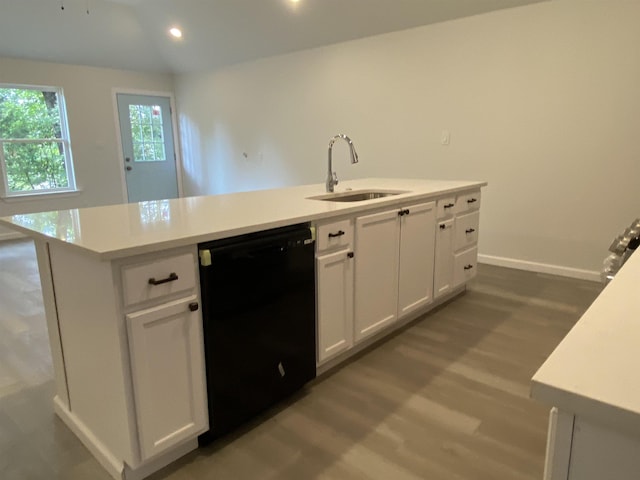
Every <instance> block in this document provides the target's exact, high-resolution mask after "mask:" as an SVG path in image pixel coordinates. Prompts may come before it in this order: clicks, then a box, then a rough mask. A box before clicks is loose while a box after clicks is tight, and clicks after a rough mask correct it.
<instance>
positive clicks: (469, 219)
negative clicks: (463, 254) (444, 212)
mask: <svg viewBox="0 0 640 480" xmlns="http://www.w3.org/2000/svg"><path fill="white" fill-rule="evenodd" d="M479 225H480V212H471V213H467V214H465V215H460V216H458V217H456V229H455V230H456V236H455V238H456V240H455V242H454V246H453V249H454V250H455V251H458V250H460V249H463V248H468V247H471V246H472V245H475V244H476V243H477V242H478V227H479Z"/></svg>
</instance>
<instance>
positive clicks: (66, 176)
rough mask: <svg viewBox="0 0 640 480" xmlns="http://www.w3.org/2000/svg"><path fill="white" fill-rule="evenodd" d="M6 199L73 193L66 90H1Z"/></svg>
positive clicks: (0, 152)
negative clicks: (41, 194)
mask: <svg viewBox="0 0 640 480" xmlns="http://www.w3.org/2000/svg"><path fill="white" fill-rule="evenodd" d="M0 170H1V171H2V177H3V182H2V183H3V187H4V192H0V193H3V194H4V196H5V197H16V196H20V195H28V194H39V193H52V192H64V191H67V192H68V191H73V190H75V187H76V186H75V179H74V176H73V164H72V162H71V149H70V144H69V133H68V127H67V116H66V111H65V107H64V97H63V96H62V89H60V88H52V87H30V86H10V85H0Z"/></svg>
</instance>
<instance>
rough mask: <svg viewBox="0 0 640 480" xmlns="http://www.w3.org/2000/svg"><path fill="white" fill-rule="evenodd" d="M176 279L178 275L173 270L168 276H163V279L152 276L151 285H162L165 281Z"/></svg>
mask: <svg viewBox="0 0 640 480" xmlns="http://www.w3.org/2000/svg"><path fill="white" fill-rule="evenodd" d="M176 280H178V275H177V274H176V273H175V272H171V273H170V274H169V276H168V277H167V278H163V279H162V280H156V279H155V278H150V279H149V285H162V284H163V283H169V282H174V281H176Z"/></svg>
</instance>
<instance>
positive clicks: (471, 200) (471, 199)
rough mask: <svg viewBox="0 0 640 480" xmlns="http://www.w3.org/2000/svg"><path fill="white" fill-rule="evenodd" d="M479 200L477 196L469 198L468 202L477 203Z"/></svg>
mask: <svg viewBox="0 0 640 480" xmlns="http://www.w3.org/2000/svg"><path fill="white" fill-rule="evenodd" d="M477 201H478V199H477V198H470V199H469V200H467V203H476V202H477Z"/></svg>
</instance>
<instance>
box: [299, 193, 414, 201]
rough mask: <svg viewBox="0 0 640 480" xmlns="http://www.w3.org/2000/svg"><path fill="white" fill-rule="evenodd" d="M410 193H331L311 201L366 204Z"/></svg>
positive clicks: (311, 198)
mask: <svg viewBox="0 0 640 480" xmlns="http://www.w3.org/2000/svg"><path fill="white" fill-rule="evenodd" d="M401 193H408V192H407V191H399V190H354V191H351V192H341V193H329V194H327V195H318V196H317V197H309V199H310V200H324V201H325V202H364V201H366V200H374V199H376V198H384V197H389V196H392V195H400V194H401Z"/></svg>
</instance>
